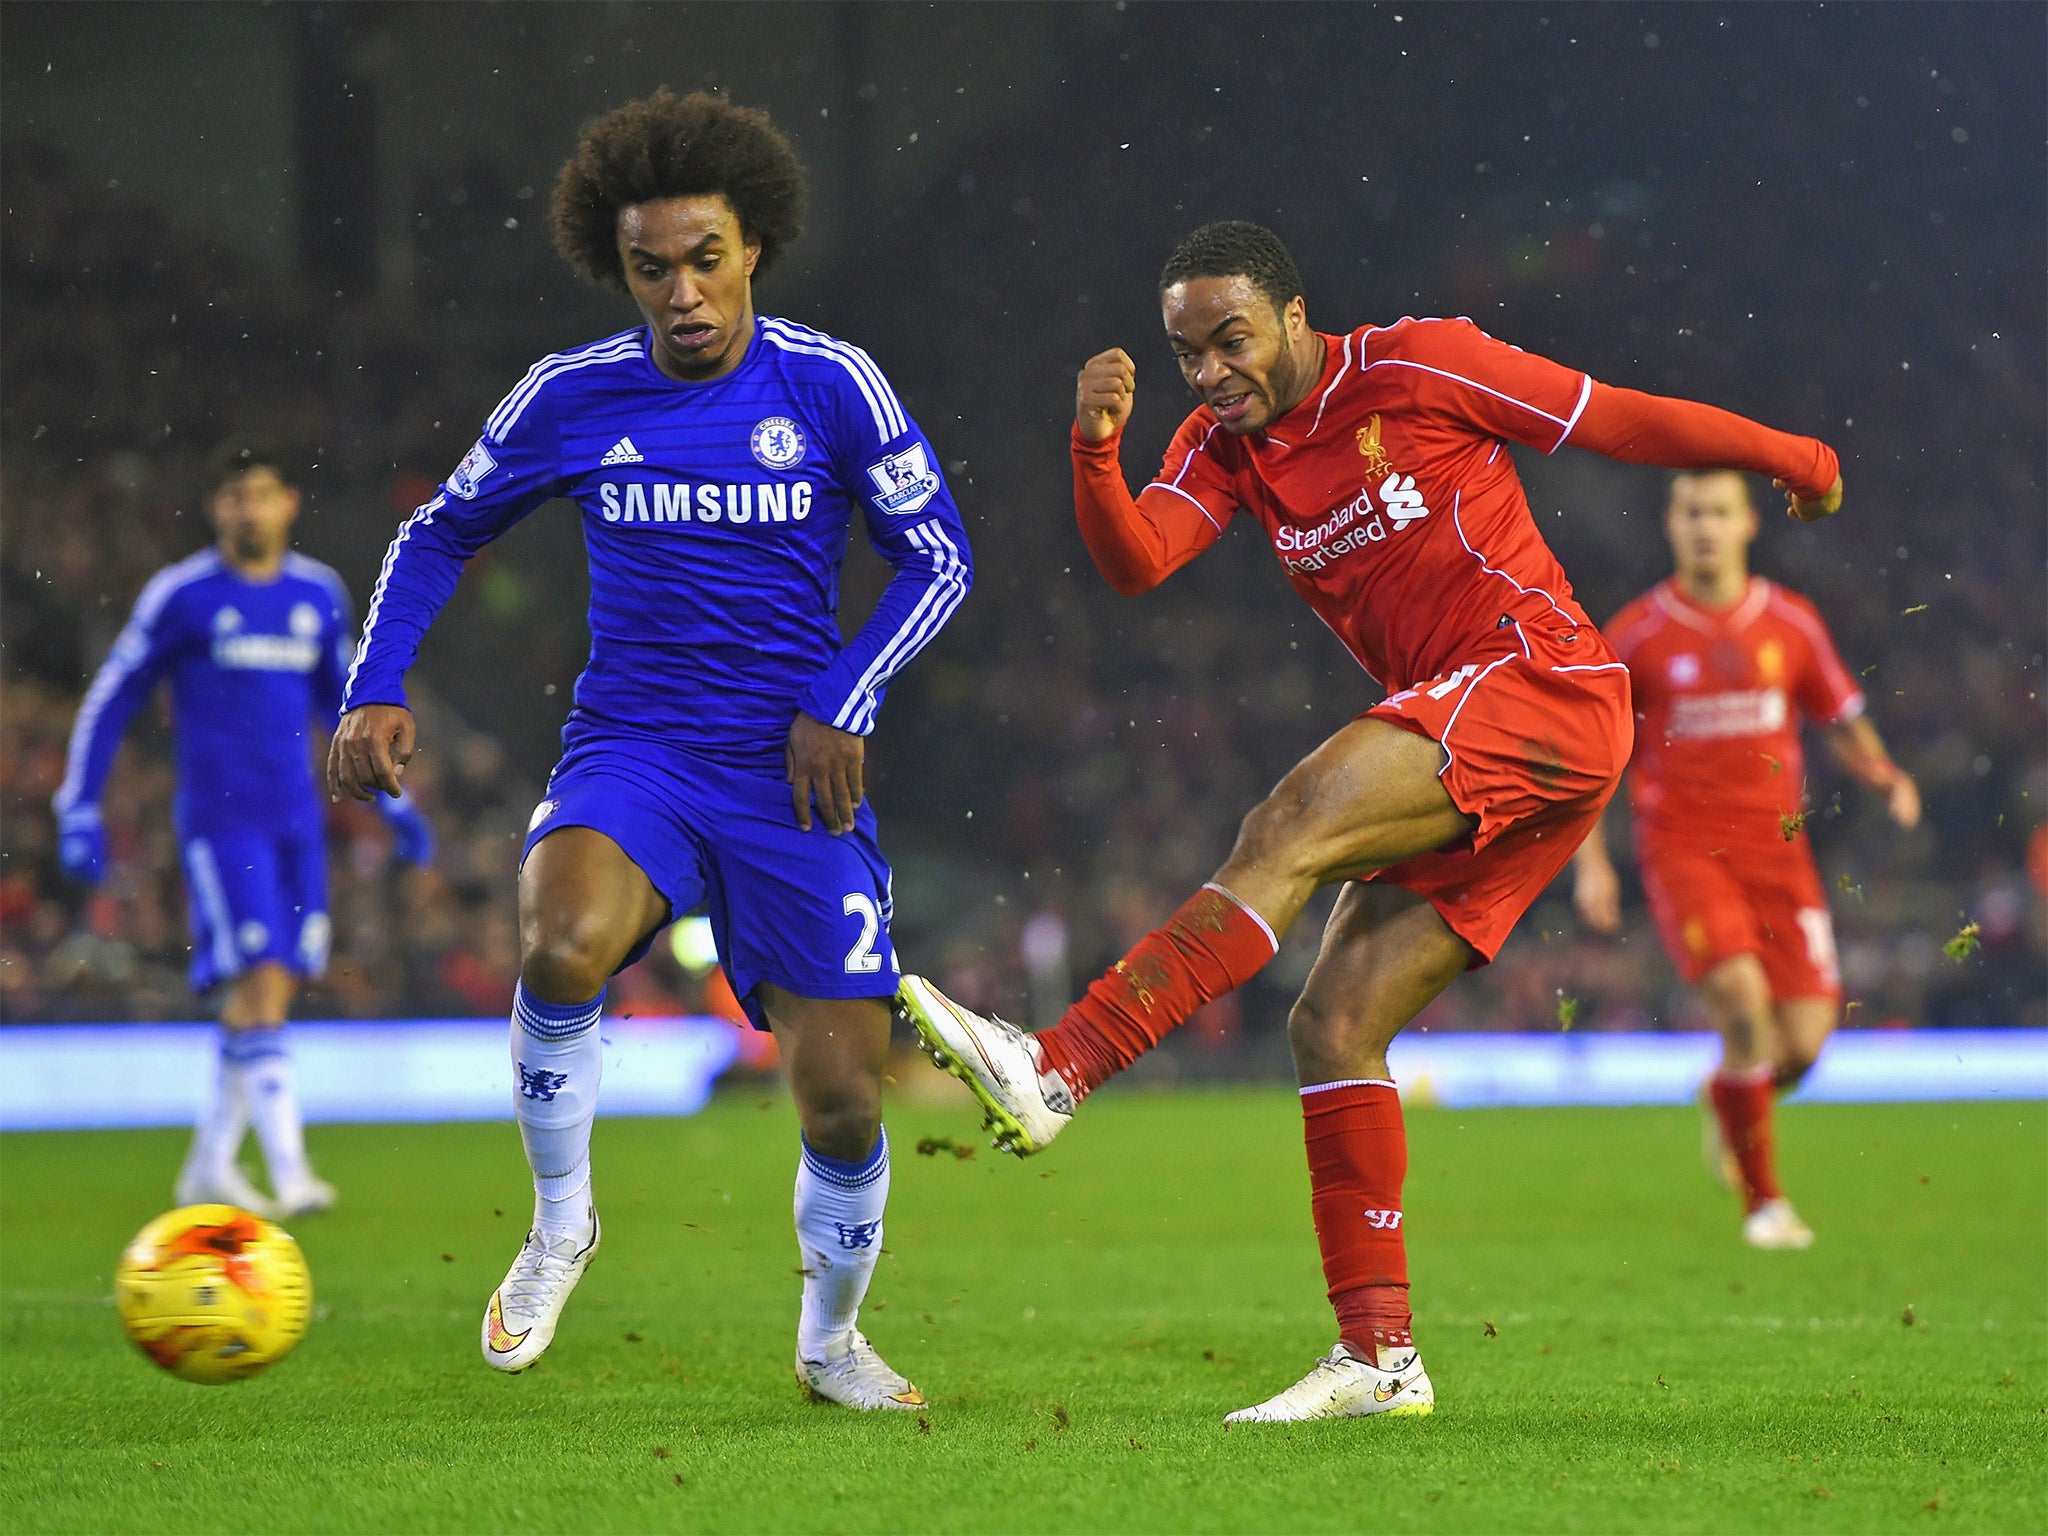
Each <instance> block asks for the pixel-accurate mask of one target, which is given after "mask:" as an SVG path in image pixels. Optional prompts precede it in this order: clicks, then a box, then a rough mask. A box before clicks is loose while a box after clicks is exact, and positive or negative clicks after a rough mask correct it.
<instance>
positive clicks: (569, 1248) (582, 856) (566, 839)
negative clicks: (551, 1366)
mask: <svg viewBox="0 0 2048 1536" xmlns="http://www.w3.org/2000/svg"><path fill="white" fill-rule="evenodd" d="M667 917H668V902H667V901H666V900H665V899H664V898H663V897H662V896H661V894H660V893H659V892H657V891H656V890H655V889H654V886H653V884H652V882H650V881H649V880H648V878H647V876H646V875H645V874H643V873H642V872H641V870H640V867H639V866H638V865H637V864H635V863H634V862H633V861H632V860H631V859H630V858H628V857H627V856H626V852H625V850H624V849H622V848H621V847H619V845H618V844H617V843H615V842H613V841H612V840H611V839H610V838H608V837H606V836H605V835H604V834H603V833H601V832H596V831H593V830H592V829H591V828H588V827H564V828H563V829H562V830H561V831H559V832H556V833H553V834H552V835H550V836H548V837H546V838H543V839H542V840H541V841H540V842H539V843H536V844H535V845H534V848H533V851H532V852H531V853H530V854H528V855H527V858H526V862H525V864H524V866H523V867H522V868H521V870H520V872H519V939H520V962H519V984H518V987H517V989H516V991H515V992H514V995H513V1002H512V1031H511V1033H512V1071H513V1084H514V1087H513V1095H512V1108H513V1111H514V1113H515V1114H516V1115H517V1116H518V1120H519V1135H520V1140H521V1142H522V1143H523V1144H524V1146H525V1148H526V1161H527V1164H528V1166H529V1167H530V1168H531V1169H532V1171H533V1195H534V1198H533V1228H532V1230H531V1231H529V1232H528V1233H527V1236H526V1242H525V1245H524V1246H523V1247H522V1248H521V1249H520V1251H519V1257H518V1258H517V1259H515V1260H514V1261H513V1264H512V1269H511V1271H510V1273H508V1274H507V1275H506V1276H505V1279H504V1282H503V1284H501V1285H500V1286H499V1287H498V1289H497V1290H495V1291H493V1292H492V1293H491V1299H490V1303H489V1305H488V1306H487V1307H486V1308H485V1310H484V1324H483V1351H484V1359H485V1361H486V1362H487V1363H488V1364H490V1365H492V1366H494V1367H496V1368H497V1369H498V1370H501V1371H522V1370H524V1369H526V1367H527V1366H529V1365H531V1364H533V1362H534V1361H535V1360H537V1359H539V1358H540V1356H541V1354H542V1352H543V1351H545V1350H546V1349H547V1347H548V1345H549V1344H550V1343H551V1342H552V1341H553V1339H554V1336H555V1325H556V1323H557V1322H558V1321H559V1320H560V1318H561V1314H562V1308H563V1306H564V1305H565V1304H566V1303H567V1301H568V1299H569V1293H570V1292H571V1291H572V1290H574V1289H575V1287H576V1282H577V1281H578V1280H580V1279H581V1278H582V1276H583V1271H584V1269H585V1268H586V1267H587V1266H588V1265H589V1263H590V1259H591V1256H592V1255H593V1254H595V1253H596V1252H597V1245H598V1238H599V1235H600V1228H599V1226H598V1220H597V1208H596V1205H595V1204H594V1203H593V1201H592V1198H591V1191H590V1128H591V1123H592V1122H593V1121H594V1120H595V1119H596V1118H597V1090H598V1082H599V1078H600V1076H601V1075H602V1072H603V1067H604V1047H603V1043H602V1042H601V1040H600V1039H599V1037H598V1027H597V1026H598V1018H599V1015H600V1013H601V1012H602V1010H603V1007H604V987H605V982H606V981H607V979H609V977H610V976H611V974H612V972H613V971H614V970H616V969H617V968H618V965H619V963H620V962H621V961H622V960H624V959H625V958H626V956H627V955H628V954H630V953H632V950H633V946H634V945H635V944H637V943H638V942H639V941H640V939H641V938H642V937H643V936H645V935H646V934H647V933H649V932H651V931H652V930H653V929H654V928H656V927H658V926H659V925H660V924H661V923H662V922H664V921H666V920H667Z"/></svg>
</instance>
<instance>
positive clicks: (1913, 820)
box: [1884, 768, 1920, 832]
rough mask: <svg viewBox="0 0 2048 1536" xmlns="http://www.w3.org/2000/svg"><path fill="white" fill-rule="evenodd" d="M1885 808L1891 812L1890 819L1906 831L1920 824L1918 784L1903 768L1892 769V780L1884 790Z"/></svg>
mask: <svg viewBox="0 0 2048 1536" xmlns="http://www.w3.org/2000/svg"><path fill="white" fill-rule="evenodd" d="M1884 799H1885V809H1886V810H1888V811H1890V812H1891V813H1892V820H1893V821H1895V822H1897V823H1898V824H1899V825H1900V826H1902V827H1904V828H1905V829H1906V830H1907V831H1908V832H1910V831H1912V830H1913V828H1915V827H1917V826H1919V825H1920V786H1919V785H1918V784H1915V783H1914V782H1913V775H1911V774H1910V773H1908V772H1906V770H1905V769H1903V768H1897V769H1894V770H1893V771H1892V782H1891V784H1890V786H1889V787H1888V788H1887V789H1886V790H1885V796H1884Z"/></svg>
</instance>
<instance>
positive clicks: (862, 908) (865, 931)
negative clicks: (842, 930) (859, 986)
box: [841, 891, 882, 976]
mask: <svg viewBox="0 0 2048 1536" xmlns="http://www.w3.org/2000/svg"><path fill="white" fill-rule="evenodd" d="M841 910H842V911H844V912H845V913H846V915H847V916H848V917H858V918H859V919H860V937H859V938H857V939H855V940H854V941H853V948H851V949H849V950H848V951H847V952H846V974H847V975H849V976H872V975H873V974H874V973H875V972H876V971H879V970H880V969H881V968H882V957H881V956H880V955H878V954H876V953H875V936H876V935H877V934H879V933H880V932H881V931H882V916H881V914H880V913H879V912H877V911H876V910H875V899H874V897H872V896H868V895H864V894H862V893H861V892H859V891H855V892H853V893H852V894H851V895H849V896H848V897H847V898H846V900H845V902H844V903H843V905H842V907H841Z"/></svg>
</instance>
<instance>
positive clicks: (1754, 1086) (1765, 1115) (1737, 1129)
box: [1707, 1066, 1782, 1211]
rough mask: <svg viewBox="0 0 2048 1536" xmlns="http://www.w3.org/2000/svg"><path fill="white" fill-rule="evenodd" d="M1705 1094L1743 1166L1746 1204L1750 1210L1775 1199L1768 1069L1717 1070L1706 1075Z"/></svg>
mask: <svg viewBox="0 0 2048 1536" xmlns="http://www.w3.org/2000/svg"><path fill="white" fill-rule="evenodd" d="M1707 1094H1708V1096H1709V1097H1710V1098H1712V1099H1713V1101H1714V1115H1715V1118H1717V1119H1718V1120H1719V1121H1720V1122H1721V1139H1722V1140H1723V1141H1725V1142H1727V1143H1728V1150H1729V1151H1730V1152H1733V1153H1734V1154H1735V1161H1736V1162H1737V1164H1739V1165H1740V1166H1741V1168H1742V1194H1743V1201H1744V1204H1745V1205H1746V1207H1747V1208H1748V1209H1750V1210H1752V1211H1753V1210H1755V1209H1756V1208H1757V1207H1758V1206H1760V1205H1762V1204H1763V1203H1764V1202H1765V1201H1766V1200H1776V1199H1778V1198H1779V1197H1780V1195H1781V1194H1782V1191H1780V1190H1779V1188H1778V1170H1777V1166H1776V1158H1775V1156H1774V1153H1773V1148H1772V1146H1771V1103H1772V1100H1773V1098H1774V1097H1775V1094H1776V1089H1775V1088H1774V1087H1773V1086H1772V1084H1771V1069H1770V1068H1769V1067H1768V1066H1761V1067H1758V1068H1756V1069H1755V1070H1754V1071H1751V1072H1729V1071H1725V1070H1724V1071H1720V1072H1716V1073H1715V1074H1714V1075H1713V1076H1712V1077H1710V1078H1708V1079H1707Z"/></svg>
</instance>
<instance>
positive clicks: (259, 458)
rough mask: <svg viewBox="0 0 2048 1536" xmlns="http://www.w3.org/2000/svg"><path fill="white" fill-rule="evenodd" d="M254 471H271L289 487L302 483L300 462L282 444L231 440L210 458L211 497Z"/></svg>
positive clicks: (256, 439)
mask: <svg viewBox="0 0 2048 1536" xmlns="http://www.w3.org/2000/svg"><path fill="white" fill-rule="evenodd" d="M252 469H267V470H269V471H270V472H271V473H272V474H273V475H276V476H277V478H278V479H279V480H281V481H283V482H284V483H285V484H286V485H297V484H298V483H299V471H298V466H297V463H296V461H295V460H294V458H293V456H292V455H291V454H289V453H287V452H285V450H284V449H283V448H282V447H281V446H280V445H279V444H277V443H274V442H272V441H270V440H269V439H268V438H261V437H231V438H229V439H228V440H227V441H226V442H224V443H222V444H220V446H218V447H217V448H215V449H214V450H213V452H212V453H210V454H208V455H207V456H206V490H207V494H208V495H211V494H212V493H213V492H215V491H217V490H219V489H220V488H221V487H222V486H224V485H226V484H227V483H228V482H229V481H230V480H239V479H240V478H241V477H242V476H243V475H246V474H247V473H249V471H250V470H252Z"/></svg>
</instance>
